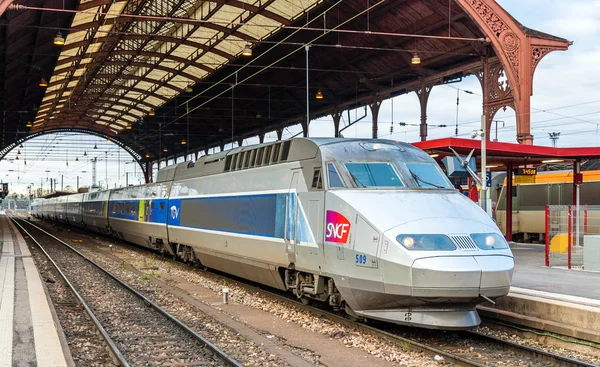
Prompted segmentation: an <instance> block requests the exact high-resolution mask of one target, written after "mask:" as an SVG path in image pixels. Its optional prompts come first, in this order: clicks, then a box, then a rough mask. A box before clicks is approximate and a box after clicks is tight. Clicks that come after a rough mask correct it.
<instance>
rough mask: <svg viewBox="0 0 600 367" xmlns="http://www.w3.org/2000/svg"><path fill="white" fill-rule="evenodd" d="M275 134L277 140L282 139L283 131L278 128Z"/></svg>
mask: <svg viewBox="0 0 600 367" xmlns="http://www.w3.org/2000/svg"><path fill="white" fill-rule="evenodd" d="M275 132H277V140H281V138H282V137H283V129H282V128H278V129H277V130H275Z"/></svg>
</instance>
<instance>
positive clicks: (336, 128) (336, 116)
mask: <svg viewBox="0 0 600 367" xmlns="http://www.w3.org/2000/svg"><path fill="white" fill-rule="evenodd" d="M342 113H343V111H339V112H334V113H332V114H331V117H333V134H334V135H333V136H334V137H336V138H339V137H340V121H341V120H342Z"/></svg>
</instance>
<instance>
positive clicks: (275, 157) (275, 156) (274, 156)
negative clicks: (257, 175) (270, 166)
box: [271, 144, 281, 163]
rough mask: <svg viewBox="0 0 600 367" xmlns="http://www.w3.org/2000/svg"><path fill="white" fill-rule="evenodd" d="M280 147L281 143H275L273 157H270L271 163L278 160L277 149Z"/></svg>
mask: <svg viewBox="0 0 600 367" xmlns="http://www.w3.org/2000/svg"><path fill="white" fill-rule="evenodd" d="M280 149H281V144H275V148H274V149H273V158H272V159H271V163H277V162H279V150H280Z"/></svg>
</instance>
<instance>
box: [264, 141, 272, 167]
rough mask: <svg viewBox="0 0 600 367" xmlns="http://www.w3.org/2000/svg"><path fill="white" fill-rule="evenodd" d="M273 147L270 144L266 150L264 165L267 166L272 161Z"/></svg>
mask: <svg viewBox="0 0 600 367" xmlns="http://www.w3.org/2000/svg"><path fill="white" fill-rule="evenodd" d="M272 149H273V146H272V145H269V146H268V147H267V150H266V151H265V158H264V160H263V166H267V165H268V164H269V163H270V162H271V150H272Z"/></svg>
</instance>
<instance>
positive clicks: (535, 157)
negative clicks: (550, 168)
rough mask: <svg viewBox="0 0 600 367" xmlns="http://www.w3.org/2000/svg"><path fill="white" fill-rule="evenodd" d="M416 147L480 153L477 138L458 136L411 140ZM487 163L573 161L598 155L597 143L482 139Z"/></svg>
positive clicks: (438, 154) (439, 154)
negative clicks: (555, 144) (562, 144)
mask: <svg viewBox="0 0 600 367" xmlns="http://www.w3.org/2000/svg"><path fill="white" fill-rule="evenodd" d="M413 145H414V146H416V147H417V148H420V149H423V150H425V151H426V152H428V153H429V154H430V155H432V156H434V158H435V159H436V160H438V161H439V160H441V159H442V158H443V157H446V156H452V157H454V153H452V150H450V147H451V148H452V149H454V150H455V151H456V152H457V153H458V154H460V155H461V156H463V157H466V156H467V155H468V154H469V153H470V152H471V150H473V149H474V150H475V152H474V156H475V157H476V159H477V160H478V161H479V159H480V156H481V140H479V139H477V140H475V139H462V138H443V139H435V140H428V141H422V142H417V143H413ZM486 154H487V163H486V165H487V166H488V168H489V169H491V170H501V169H502V168H504V169H505V168H506V165H507V163H508V162H513V167H518V166H520V165H539V164H546V163H561V162H573V161H577V160H579V161H585V160H589V159H598V158H600V148H597V147H573V148H555V147H548V146H539V145H523V144H514V143H503V142H494V141H487V142H486Z"/></svg>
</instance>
